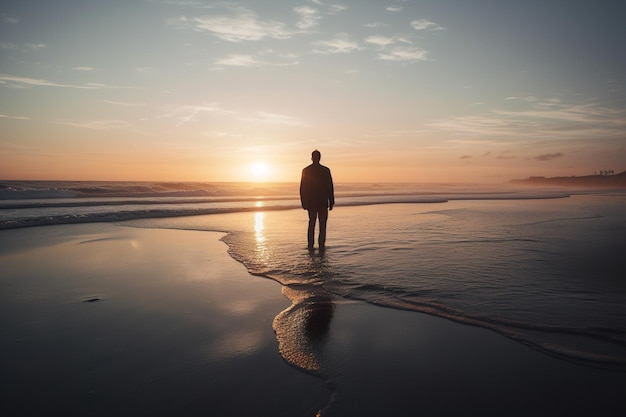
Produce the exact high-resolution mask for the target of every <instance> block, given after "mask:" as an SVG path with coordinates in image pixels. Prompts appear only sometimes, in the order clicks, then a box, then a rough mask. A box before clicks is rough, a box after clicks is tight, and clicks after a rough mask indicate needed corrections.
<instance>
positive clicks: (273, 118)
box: [240, 111, 306, 126]
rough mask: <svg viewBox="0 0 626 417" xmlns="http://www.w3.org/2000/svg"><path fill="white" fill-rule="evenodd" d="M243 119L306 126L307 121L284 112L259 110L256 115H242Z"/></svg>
mask: <svg viewBox="0 0 626 417" xmlns="http://www.w3.org/2000/svg"><path fill="white" fill-rule="evenodd" d="M240 120H242V121H246V122H254V123H267V124H275V125H284V126H306V123H305V122H304V121H303V120H301V119H300V118H297V117H293V116H288V115H284V114H276V113H268V112H263V111H259V112H257V113H256V116H254V117H242V118H240Z"/></svg>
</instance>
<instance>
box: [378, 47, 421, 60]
mask: <svg viewBox="0 0 626 417" xmlns="http://www.w3.org/2000/svg"><path fill="white" fill-rule="evenodd" d="M427 55H428V52H427V51H426V50H424V49H422V48H418V47H415V46H394V47H393V48H391V49H388V50H385V51H383V52H381V53H379V54H378V59H382V60H383V61H397V62H417V61H430V59H429V58H428V56H427Z"/></svg>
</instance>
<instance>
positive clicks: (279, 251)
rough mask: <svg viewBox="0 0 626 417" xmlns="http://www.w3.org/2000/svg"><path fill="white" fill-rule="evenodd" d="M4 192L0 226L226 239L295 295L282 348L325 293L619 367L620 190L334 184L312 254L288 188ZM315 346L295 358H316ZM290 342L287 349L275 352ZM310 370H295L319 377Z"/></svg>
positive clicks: (623, 199)
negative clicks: (75, 226) (168, 232)
mask: <svg viewBox="0 0 626 417" xmlns="http://www.w3.org/2000/svg"><path fill="white" fill-rule="evenodd" d="M0 191H2V192H1V193H0V200H1V201H0V228H15V227H23V226H30V225H45V224H59V223H82V222H98V221H108V222H111V221H113V222H120V221H124V220H128V221H125V222H124V223H122V224H125V225H128V226H135V227H159V228H176V229H192V230H212V231H223V232H227V233H228V235H227V236H226V237H225V238H224V241H225V242H226V243H227V244H228V246H229V252H230V254H231V256H232V257H234V258H235V259H237V260H238V261H240V262H242V263H243V264H244V265H245V266H246V267H247V268H248V270H249V271H250V272H251V273H252V274H255V275H260V276H265V277H269V278H272V279H275V280H277V281H279V282H280V283H282V284H284V285H287V286H288V287H289V290H287V294H286V295H287V296H288V297H289V298H290V299H292V302H293V303H294V307H293V308H292V309H291V310H290V312H287V313H285V315H283V316H282V317H281V318H280V320H277V321H275V323H274V327H275V330H276V332H277V336H279V342H281V340H280V335H281V334H282V335H286V334H288V332H283V331H282V329H283V327H284V326H289V323H293V320H294V319H295V318H297V315H298V314H305V316H306V315H310V314H317V312H318V309H317V307H315V308H313V307H312V306H318V305H322V306H323V305H326V304H324V303H319V302H317V301H319V300H320V299H321V298H320V297H322V296H323V297H322V298H324V297H327V295H326V294H330V295H332V296H334V297H346V298H349V299H360V300H364V301H367V302H370V303H374V304H377V305H381V306H386V307H393V308H398V309H404V310H409V311H419V312H426V313H429V314H433V315H436V316H440V317H446V318H450V319H453V320H456V321H459V322H462V323H467V324H471V325H475V326H480V327H484V328H488V329H491V330H495V331H497V332H499V333H501V334H504V335H506V336H507V337H510V338H512V339H514V340H518V341H520V342H522V343H524V344H527V345H530V346H532V347H534V348H536V349H539V350H542V351H544V352H547V353H549V354H552V355H557V356H559V357H562V358H566V359H569V360H575V361H581V362H584V363H589V364H593V365H598V366H606V367H610V368H618V369H624V368H625V367H626V307H625V306H626V259H625V258H624V256H623V248H624V247H626V195H624V194H623V193H621V194H620V193H613V194H608V193H604V194H601V193H595V194H593V193H588V194H586V195H573V196H571V197H568V193H565V192H562V191H558V190H557V191H555V190H544V191H533V190H528V189H526V190H519V189H517V190H512V189H507V188H506V187H504V188H500V189H498V188H494V187H491V188H488V187H487V188H485V187H478V186H473V187H469V186H454V185H448V186H442V185H439V186H436V187H435V186H428V185H415V186H407V185H397V186H386V187H380V186H377V185H343V186H341V185H340V186H338V187H337V206H336V209H335V210H333V211H332V212H331V213H330V218H329V230H328V241H327V249H326V251H325V252H323V253H320V252H319V251H318V250H316V251H314V252H309V251H308V250H307V249H306V227H307V216H306V212H304V211H303V210H302V209H299V208H298V205H299V202H298V200H297V198H295V197H294V185H293V184H273V185H267V186H264V187H259V186H256V185H242V184H217V185H215V184H194V183H183V184H169V183H145V184H144V183H141V184H138V183H93V184H91V183H89V184H85V183H36V182H26V183H24V182H21V183H11V184H5V185H4V186H3V187H0ZM551 197H552V198H551ZM556 197H566V198H556ZM190 214H194V215H193V216H189V215H190ZM171 216H175V217H171ZM129 219H134V220H129ZM320 294H321V295H320ZM290 295H291V296H290ZM316 300H317V301H316ZM326 316H329V317H331V318H332V314H326ZM311 340H313V339H311ZM290 343H291V345H290ZM311 343H312V344H311V345H310V346H309V345H307V346H299V347H298V349H300V352H299V353H296V354H295V356H294V355H292V358H296V357H297V355H299V354H300V353H301V352H302V351H304V352H309V353H310V354H311V355H313V354H314V353H315V346H314V340H313V341H312V342H311ZM296 345H297V343H296V342H294V341H289V340H286V339H284V338H283V341H282V347H281V349H283V348H284V349H283V353H284V352H287V351H288V350H289V349H292V348H293V346H296ZM290 346H291V347H290ZM292 353H293V352H292ZM286 359H287V358H286ZM287 360H289V359H287ZM311 361H312V362H310V363H309V364H308V365H305V366H303V367H304V368H307V367H313V368H314V367H315V366H316V365H315V358H313V359H311ZM304 362H305V361H303V362H302V363H304Z"/></svg>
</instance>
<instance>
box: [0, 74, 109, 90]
mask: <svg viewBox="0 0 626 417" xmlns="http://www.w3.org/2000/svg"><path fill="white" fill-rule="evenodd" d="M0 85H3V86H5V87H13V88H27V87H31V86H35V87H61V88H79V89H87V90H95V89H99V88H105V87H107V86H106V85H105V84H96V83H89V84H85V85H72V84H60V83H55V82H53V81H48V80H43V79H35V78H28V77H18V76H16V75H9V74H0Z"/></svg>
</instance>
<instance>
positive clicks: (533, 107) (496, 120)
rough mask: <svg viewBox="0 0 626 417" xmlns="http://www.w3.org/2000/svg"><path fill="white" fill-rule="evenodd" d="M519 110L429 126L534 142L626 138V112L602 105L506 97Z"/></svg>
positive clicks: (468, 117) (468, 116)
mask: <svg viewBox="0 0 626 417" xmlns="http://www.w3.org/2000/svg"><path fill="white" fill-rule="evenodd" d="M505 100H506V101H517V102H518V103H516V107H519V105H520V103H523V104H524V106H525V108H523V109H520V110H491V111H489V112H486V113H483V114H476V115H467V116H460V117H455V118H451V119H447V120H441V121H438V122H434V123H431V124H430V125H431V126H433V127H435V128H438V129H441V130H447V131H451V132H455V133H458V134H462V135H469V136H474V135H475V136H499V137H501V138H509V139H511V138H518V139H524V138H527V139H528V138H531V139H574V138H581V137H582V138H584V139H590V138H593V139H600V138H622V139H626V134H625V133H624V132H626V110H624V109H619V108H610V107H606V106H604V105H602V104H600V103H587V104H581V103H576V102H572V103H564V102H562V101H561V100H559V99H553V98H549V99H540V98H536V97H531V96H528V97H507V98H506V99H505Z"/></svg>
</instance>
